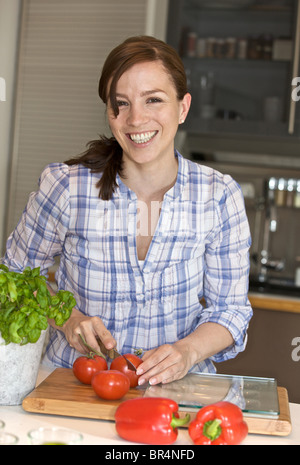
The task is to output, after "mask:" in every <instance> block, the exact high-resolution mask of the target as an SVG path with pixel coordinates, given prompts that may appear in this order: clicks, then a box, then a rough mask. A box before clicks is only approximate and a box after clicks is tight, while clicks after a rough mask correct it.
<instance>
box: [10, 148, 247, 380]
mask: <svg viewBox="0 0 300 465" xmlns="http://www.w3.org/2000/svg"><path fill="white" fill-rule="evenodd" d="M175 156H176V157H177V158H178V176H177V181H176V183H175V185H174V186H173V187H172V188H171V189H170V190H169V191H168V192H167V193H166V194H165V196H164V201H163V203H162V206H161V214H160V218H159V222H158V225H157V228H156V230H155V234H154V237H153V239H152V242H151V245H150V247H149V250H148V253H147V256H146V259H145V262H144V263H143V264H142V265H141V264H140V263H139V261H138V257H137V249H136V236H137V234H138V233H139V231H138V230H137V224H138V219H139V218H138V215H139V209H138V206H140V205H138V200H137V197H136V195H135V193H134V192H132V191H131V190H130V189H128V188H127V187H126V186H125V185H124V184H123V183H122V181H121V179H120V178H119V176H118V177H117V182H118V186H119V187H118V188H117V190H116V192H115V193H114V195H113V197H112V199H111V200H109V201H103V200H100V199H99V197H98V189H97V188H96V183H97V181H98V180H99V177H100V176H101V174H92V173H91V172H90V170H89V169H87V168H85V167H83V166H81V165H75V166H67V165H65V164H63V163H54V164H51V165H49V166H47V167H46V168H45V170H44V171H43V173H42V175H41V178H40V180H39V189H38V191H37V192H34V193H32V194H31V195H30V197H29V201H28V204H27V206H26V208H25V210H24V212H23V215H22V217H21V219H20V221H19V223H18V226H17V227H16V229H15V231H14V232H13V233H12V234H11V235H10V237H9V239H8V242H7V250H6V254H5V257H4V258H3V259H2V262H3V263H5V264H6V265H7V266H9V268H10V269H12V270H15V271H21V270H23V269H24V268H25V267H26V266H30V267H37V266H39V267H40V268H41V271H42V272H43V273H44V274H45V275H47V270H48V268H49V267H50V266H51V265H52V264H53V263H54V257H55V256H57V255H59V256H60V264H59V269H58V271H57V273H56V280H57V285H58V288H59V289H67V290H69V291H71V292H73V294H74V297H75V299H76V301H77V308H78V309H79V310H80V311H81V312H83V313H85V314H87V315H90V316H99V317H100V318H101V319H102V320H103V322H104V324H105V326H106V327H107V328H108V330H109V331H110V332H111V333H112V334H113V336H114V337H115V339H116V341H117V344H118V349H119V351H121V352H123V353H126V352H128V353H129V352H133V351H134V349H140V348H142V349H143V350H148V349H150V348H154V347H157V346H160V345H162V344H166V343H170V344H172V343H173V342H175V341H177V340H178V339H182V338H184V337H185V336H187V335H188V334H190V333H191V332H192V331H194V330H195V329H196V328H197V327H198V326H199V325H201V324H203V323H205V322H214V323H219V324H220V325H223V326H224V327H226V328H227V329H228V330H229V331H230V333H231V334H232V336H233V339H234V341H235V342H234V344H233V345H232V346H231V347H229V348H227V349H226V350H224V351H222V352H220V353H218V354H216V355H215V356H213V357H211V358H210V359H207V360H205V361H203V362H201V363H200V364H198V365H196V366H194V367H193V369H192V370H193V371H201V372H214V371H215V367H214V363H213V362H220V361H224V360H227V359H229V358H233V357H234V356H235V355H236V354H237V353H238V352H240V351H242V350H244V347H245V344H246V339H247V337H246V331H247V327H248V323H249V320H250V318H251V316H252V309H251V306H250V304H249V301H248V273H249V253H248V252H249V246H250V233H249V226H248V221H247V217H246V213H245V208H244V201H243V197H242V194H241V191H240V188H239V186H238V185H237V183H236V182H235V181H233V179H232V178H231V177H230V176H228V175H222V174H221V173H219V172H218V171H215V170H213V169H211V168H208V167H205V166H201V165H199V164H196V163H193V162H191V161H189V160H187V159H185V158H183V157H182V156H181V155H180V154H179V153H178V152H176V153H175ZM203 301H205V305H204V304H203ZM78 355H79V354H78V352H76V351H75V350H74V349H72V348H71V347H70V346H69V345H68V343H67V341H66V339H65V337H64V335H63V333H62V332H61V331H55V330H54V329H52V328H51V329H50V342H49V345H48V347H47V352H46V358H48V360H50V361H51V362H52V363H53V364H54V365H56V366H64V367H71V366H72V364H73V362H74V360H75V358H76V357H78Z"/></svg>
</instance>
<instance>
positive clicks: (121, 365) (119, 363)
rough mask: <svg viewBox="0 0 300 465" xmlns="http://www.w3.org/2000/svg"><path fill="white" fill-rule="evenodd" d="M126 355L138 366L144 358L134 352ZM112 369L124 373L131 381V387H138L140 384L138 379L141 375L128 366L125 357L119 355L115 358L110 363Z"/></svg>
mask: <svg viewBox="0 0 300 465" xmlns="http://www.w3.org/2000/svg"><path fill="white" fill-rule="evenodd" d="M125 357H126V358H127V359H128V360H129V361H130V362H131V363H132V364H133V365H134V366H135V367H136V368H137V367H138V366H139V365H140V364H141V363H142V360H141V359H140V357H138V356H137V355H134V354H125ZM110 369H111V370H118V371H121V372H122V373H124V375H126V376H127V377H128V379H129V381H130V387H136V386H137V385H138V379H139V376H138V375H137V374H136V372H135V371H133V370H130V368H128V365H127V363H126V360H125V358H124V357H121V356H120V357H117V358H115V359H114V360H113V361H112V362H111V365H110Z"/></svg>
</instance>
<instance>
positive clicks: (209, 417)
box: [189, 402, 248, 445]
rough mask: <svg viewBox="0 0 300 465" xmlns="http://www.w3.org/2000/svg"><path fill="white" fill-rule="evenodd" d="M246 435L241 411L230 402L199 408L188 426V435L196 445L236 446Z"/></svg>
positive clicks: (246, 428)
mask: <svg viewBox="0 0 300 465" xmlns="http://www.w3.org/2000/svg"><path fill="white" fill-rule="evenodd" d="M247 434H248V426H247V423H245V421H244V419H243V413H242V411H241V409H240V408H239V407H237V406H236V405H234V404H232V403H230V402H216V403H215V404H211V405H207V406H206V407H203V408H201V409H200V410H199V411H198V413H197V415H196V418H195V420H193V421H191V423H190V424H189V435H190V437H191V438H192V440H193V441H194V444H196V445H237V444H240V443H241V442H242V441H243V440H244V439H245V437H246V436H247Z"/></svg>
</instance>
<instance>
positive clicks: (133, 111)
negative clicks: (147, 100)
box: [127, 103, 148, 127]
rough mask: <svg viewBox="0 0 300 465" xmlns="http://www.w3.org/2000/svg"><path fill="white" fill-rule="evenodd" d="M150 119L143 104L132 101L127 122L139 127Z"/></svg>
mask: <svg viewBox="0 0 300 465" xmlns="http://www.w3.org/2000/svg"><path fill="white" fill-rule="evenodd" d="M147 120H148V116H147V110H146V109H145V107H144V106H143V105H140V104H138V103H132V104H131V105H130V108H129V112H128V116H127V124H128V125H129V126H134V127H139V126H142V125H143V124H144V123H145V122H146V121H147Z"/></svg>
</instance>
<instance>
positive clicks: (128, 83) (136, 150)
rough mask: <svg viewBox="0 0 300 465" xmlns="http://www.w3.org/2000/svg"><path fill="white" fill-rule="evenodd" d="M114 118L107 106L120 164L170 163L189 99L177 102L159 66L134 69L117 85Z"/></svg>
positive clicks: (149, 63) (147, 63)
mask: <svg viewBox="0 0 300 465" xmlns="http://www.w3.org/2000/svg"><path fill="white" fill-rule="evenodd" d="M116 99H117V103H118V108H119V114H118V116H117V117H116V116H115V115H114V112H113V110H112V107H111V105H110V103H108V106H107V114H108V121H109V125H110V128H111V131H112V133H113V135H114V137H115V138H116V139H117V141H118V142H119V144H120V146H121V147H122V149H123V161H124V163H125V166H126V163H128V162H129V160H130V162H131V163H132V162H133V163H135V164H149V163H154V162H155V161H157V160H159V162H160V161H165V160H166V159H168V158H169V157H170V159H174V137H175V135H176V132H177V129H178V124H179V123H180V122H183V121H184V120H185V118H186V116H187V114H188V110H189V107H190V101H191V97H190V94H186V95H185V97H184V98H183V100H182V101H178V99H177V95H176V89H175V87H174V84H173V82H172V81H171V79H170V77H169V75H168V73H167V72H166V71H165V69H164V67H163V65H162V63H161V62H159V61H156V62H146V63H139V64H136V65H134V66H133V67H132V68H130V69H129V70H128V71H126V72H125V73H124V74H123V75H122V76H121V77H120V79H119V81H118V82H117V87H116Z"/></svg>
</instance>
